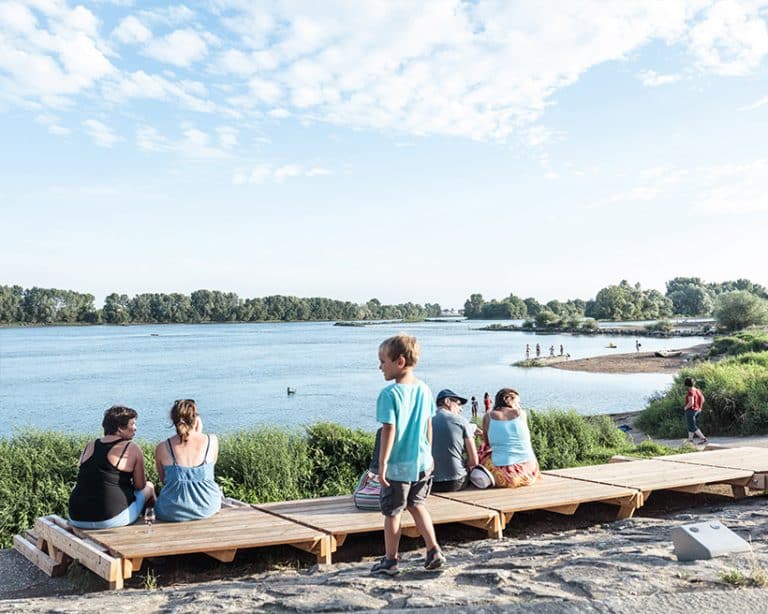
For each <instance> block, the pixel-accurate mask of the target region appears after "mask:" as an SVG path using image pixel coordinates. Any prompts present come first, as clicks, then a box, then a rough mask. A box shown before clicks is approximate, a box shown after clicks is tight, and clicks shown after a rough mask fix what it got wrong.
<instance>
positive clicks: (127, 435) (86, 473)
mask: <svg viewBox="0 0 768 614" xmlns="http://www.w3.org/2000/svg"><path fill="white" fill-rule="evenodd" d="M136 417H137V414H136V411H135V410H133V409H131V408H129V407H123V406H121V405H115V406H113V407H110V408H109V409H108V410H107V411H106V412H105V413H104V420H103V421H102V426H103V427H104V437H102V438H100V439H96V440H95V441H93V442H90V443H89V444H88V445H87V446H86V448H85V450H84V451H83V454H82V455H81V456H80V468H79V470H78V474H77V483H76V484H75V488H74V490H73V491H72V494H71V495H70V497H69V521H70V523H71V524H72V525H74V526H76V527H79V528H82V529H106V528H112V527H117V526H123V525H127V524H131V523H133V522H135V521H136V519H137V518H138V517H139V515H140V514H141V510H142V508H143V507H144V504H145V503H149V502H152V501H153V500H154V497H155V491H154V487H153V485H152V483H151V482H147V477H146V472H145V469H144V455H143V453H142V451H141V448H139V446H137V445H136V444H135V443H133V442H132V441H131V439H133V436H134V435H135V434H136Z"/></svg>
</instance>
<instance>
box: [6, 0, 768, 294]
mask: <svg viewBox="0 0 768 614" xmlns="http://www.w3.org/2000/svg"><path fill="white" fill-rule="evenodd" d="M767 56H768V0H765V1H763V0H755V1H748V0H744V1H735V0H722V1H692V2H682V1H675V0H662V1H653V0H642V1H638V2H633V1H630V0H622V1H621V2H618V1H617V2H605V1H597V0H596V1H592V2H589V1H569V2H561V3H541V2H515V1H498V2H486V1H482V0H479V1H477V2H461V1H457V0H432V1H430V0H427V1H425V2H411V1H410V0H403V1H397V0H392V1H390V0H387V1H373V0H363V1H359V0H358V1H349V2H341V1H324V2H305V1H297V2H290V1H286V2H282V1H274V2H258V3H257V2H250V1H245V0H210V1H208V2H197V3H188V4H166V3H151V2H131V1H119V0H116V1H114V2H110V1H108V0H102V1H93V2H87V1H86V2H82V3H81V4H75V3H69V2H63V1H58V0H34V1H28V2H16V1H10V2H3V1H0V131H1V133H2V164H1V165H0V203H2V205H1V206H2V216H1V218H0V219H1V220H2V231H1V232H2V241H0V283H6V284H8V283H10V284H20V285H22V286H25V287H31V286H33V285H37V286H44V287H60V288H69V289H74V290H79V291H84V292H90V293H92V294H94V295H95V296H96V297H97V302H99V303H100V301H102V300H103V297H104V296H105V295H106V294H107V293H109V292H111V291H118V292H124V293H127V294H129V295H132V294H135V293H138V292H171V291H178V292H187V293H188V292H191V291H193V290H196V289H199V288H209V289H218V290H224V291H234V292H237V293H238V294H239V295H240V296H242V297H253V296H265V295H269V294H276V293H277V294H292V295H298V296H327V297H331V298H339V299H345V300H352V301H356V302H363V301H365V300H367V299H369V298H372V297H377V298H379V299H380V300H382V301H383V302H387V303H391V302H404V301H408V300H411V301H414V302H419V303H423V302H439V303H440V304H441V305H443V306H444V307H460V306H462V305H463V302H464V300H465V299H466V298H467V297H468V295H469V294H470V293H473V292H480V293H482V294H483V295H484V297H485V298H487V299H489V298H502V297H504V296H507V295H508V294H509V293H510V292H514V293H515V294H517V295H520V296H522V297H527V296H535V297H537V298H539V299H540V300H545V301H546V300H550V299H552V298H558V299H567V298H575V297H578V298H584V299H587V298H591V297H593V296H594V295H595V293H596V292H597V291H598V290H599V289H600V288H601V287H603V286H605V285H608V284H611V283H618V282H619V281H620V280H621V279H628V280H629V281H630V282H632V283H634V282H640V283H641V284H642V285H643V287H653V288H658V289H660V290H663V289H664V288H663V285H664V282H665V281H666V280H668V279H671V278H672V277H675V276H678V275H686V276H687V275H695V276H700V277H703V278H704V279H705V280H707V281H723V280H726V279H736V278H739V277H746V278H750V279H752V280H753V281H755V282H758V283H762V284H764V285H768V266H766V262H767V261H768V258H766V256H765V251H766V230H768V74H767V72H766V67H767V64H768V60H767V59H766V58H767Z"/></svg>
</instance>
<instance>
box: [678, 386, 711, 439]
mask: <svg viewBox="0 0 768 614" xmlns="http://www.w3.org/2000/svg"><path fill="white" fill-rule="evenodd" d="M684 384H685V387H686V388H687V389H688V390H687V392H686V393H685V406H684V407H683V409H684V410H685V421H686V423H687V425H688V443H693V440H694V438H696V437H698V439H699V443H700V444H705V443H707V438H706V437H704V433H702V432H701V429H700V428H699V427H698V425H697V424H696V421H697V419H698V417H699V414H701V408H702V407H703V406H704V395H703V394H702V393H701V390H699V389H698V388H696V380H695V379H693V378H692V377H686V378H685V382H684Z"/></svg>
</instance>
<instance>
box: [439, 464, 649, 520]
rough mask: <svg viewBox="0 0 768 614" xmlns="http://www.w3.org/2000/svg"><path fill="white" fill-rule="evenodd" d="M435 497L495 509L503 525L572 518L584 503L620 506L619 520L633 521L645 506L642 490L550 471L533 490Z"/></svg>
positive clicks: (472, 491) (465, 492)
mask: <svg viewBox="0 0 768 614" xmlns="http://www.w3.org/2000/svg"><path fill="white" fill-rule="evenodd" d="M434 496H436V497H441V498H446V499H452V500H454V501H461V502H463V503H472V504H474V505H478V506H482V507H487V508H490V509H493V510H496V511H498V513H499V514H500V515H501V518H502V520H503V523H504V526H506V525H507V523H508V522H509V521H510V520H511V519H512V516H513V515H514V514H515V512H528V511H531V510H546V511H550V512H557V513H559V514H568V515H571V514H574V513H575V512H576V510H577V509H578V508H579V506H580V505H582V504H583V503H594V502H599V503H607V504H609V505H616V506H618V508H619V510H618V514H617V517H618V518H630V517H631V516H632V514H634V512H635V510H636V509H637V508H638V507H640V506H641V505H643V496H642V493H641V492H640V490H639V489H636V488H628V487H620V486H612V485H608V484H599V483H595V482H586V481H583V480H574V479H571V478H564V477H559V476H557V475H554V474H550V473H548V472H544V475H542V478H541V479H540V480H539V481H537V482H536V483H535V484H534V485H533V486H530V487H525V488H488V489H486V490H477V489H467V490H462V491H459V492H452V493H440V494H438V495H434ZM430 509H431V508H430Z"/></svg>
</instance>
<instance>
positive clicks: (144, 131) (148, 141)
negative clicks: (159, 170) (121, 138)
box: [136, 126, 172, 151]
mask: <svg viewBox="0 0 768 614" xmlns="http://www.w3.org/2000/svg"><path fill="white" fill-rule="evenodd" d="M136 145H137V146H138V147H139V149H141V150H143V151H170V150H171V149H172V146H171V143H170V142H169V141H168V139H166V138H165V137H164V136H162V135H161V134H160V133H159V132H158V131H157V129H155V128H153V127H152V126H142V127H140V128H139V129H138V130H137V131H136Z"/></svg>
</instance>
